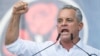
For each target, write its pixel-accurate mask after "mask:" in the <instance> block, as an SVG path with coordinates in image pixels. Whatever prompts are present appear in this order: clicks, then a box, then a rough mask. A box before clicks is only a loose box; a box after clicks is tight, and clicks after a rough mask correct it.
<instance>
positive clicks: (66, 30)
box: [61, 29, 69, 32]
mask: <svg viewBox="0 0 100 56" xmlns="http://www.w3.org/2000/svg"><path fill="white" fill-rule="evenodd" d="M61 32H69V30H68V29H62V30H61Z"/></svg>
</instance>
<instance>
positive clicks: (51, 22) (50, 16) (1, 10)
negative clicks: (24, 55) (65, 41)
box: [0, 0, 100, 56]
mask: <svg viewBox="0 0 100 56" xmlns="http://www.w3.org/2000/svg"><path fill="white" fill-rule="evenodd" d="M17 1H18V0H0V21H2V20H3V19H4V17H7V16H6V14H7V13H8V12H9V10H10V8H11V7H12V6H13V4H14V3H16V2H17ZM24 1H25V0H24ZM66 1H68V3H69V2H70V3H71V4H73V5H75V6H76V5H78V6H79V7H80V8H81V9H82V12H83V14H84V18H83V19H84V20H83V22H84V28H83V30H82V31H81V34H80V37H81V38H82V39H83V42H84V43H85V44H88V45H91V46H93V47H94V48H97V49H100V44H99V43H100V41H99V40H100V25H99V24H100V22H99V21H100V7H99V6H100V0H90V1H89V0H66ZM27 2H28V3H29V10H28V12H27V13H26V14H24V15H22V16H21V23H20V30H19V31H20V33H19V37H20V38H22V39H24V40H32V41H35V42H44V41H47V40H51V41H55V39H56V37H57V28H56V19H57V14H58V11H59V9H61V8H62V7H63V6H64V5H66V4H68V3H67V2H65V0H51V1H49V0H37V1H35V0H34V1H31V0H27ZM1 38H3V37H1ZM1 38H0V39H1ZM3 53H5V55H7V56H8V54H9V56H11V55H12V54H11V53H9V52H8V51H7V49H6V48H5V46H4V47H3Z"/></svg>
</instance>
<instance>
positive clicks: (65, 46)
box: [60, 38, 80, 51]
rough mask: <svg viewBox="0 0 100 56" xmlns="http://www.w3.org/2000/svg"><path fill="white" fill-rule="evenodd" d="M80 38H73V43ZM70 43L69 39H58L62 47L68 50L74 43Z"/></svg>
mask: <svg viewBox="0 0 100 56" xmlns="http://www.w3.org/2000/svg"><path fill="white" fill-rule="evenodd" d="M79 40H80V38H74V39H73V43H75V44H76V43H77V42H78V41H79ZM73 43H72V41H71V40H69V41H60V44H61V45H62V46H63V48H65V49H66V50H67V51H69V50H70V49H71V48H72V47H73V46H74V44H73Z"/></svg>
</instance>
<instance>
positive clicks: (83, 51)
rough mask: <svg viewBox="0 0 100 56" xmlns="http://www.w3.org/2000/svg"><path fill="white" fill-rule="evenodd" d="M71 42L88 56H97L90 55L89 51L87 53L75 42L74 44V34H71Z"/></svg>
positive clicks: (94, 55)
mask: <svg viewBox="0 0 100 56" xmlns="http://www.w3.org/2000/svg"><path fill="white" fill-rule="evenodd" d="M71 41H72V43H73V44H74V45H75V46H76V47H78V48H79V49H81V50H82V51H83V52H85V53H86V54H87V55H88V56H92V55H93V56H97V55H96V54H89V53H88V52H87V51H85V50H84V49H82V48H81V47H79V46H78V45H76V44H75V43H74V42H73V34H72V33H71Z"/></svg>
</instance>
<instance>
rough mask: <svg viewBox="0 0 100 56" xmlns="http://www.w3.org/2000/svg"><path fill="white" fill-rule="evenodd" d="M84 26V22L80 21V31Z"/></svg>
mask: <svg viewBox="0 0 100 56" xmlns="http://www.w3.org/2000/svg"><path fill="white" fill-rule="evenodd" d="M82 28H83V22H80V23H79V31H80V30H81V29H82Z"/></svg>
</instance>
